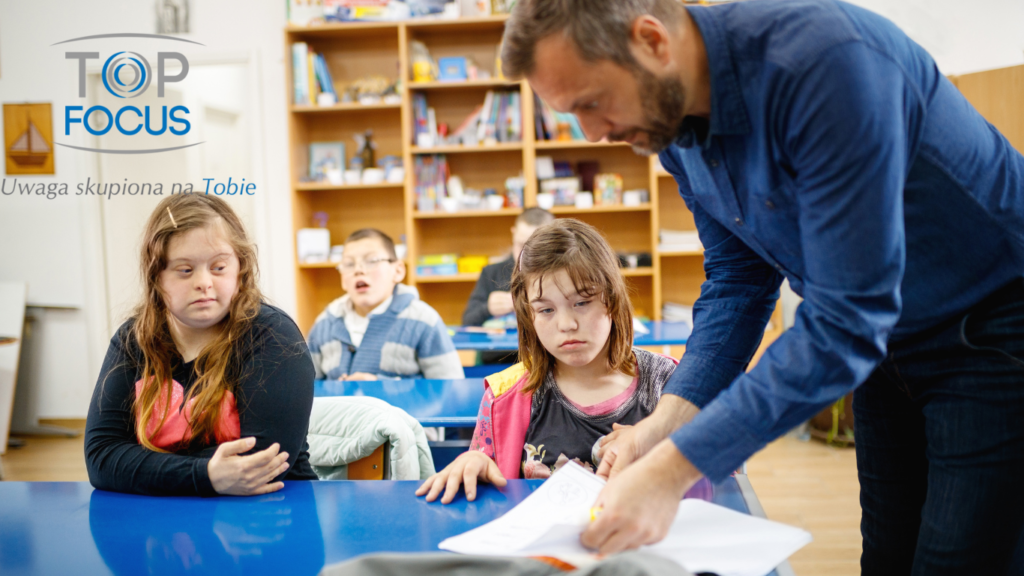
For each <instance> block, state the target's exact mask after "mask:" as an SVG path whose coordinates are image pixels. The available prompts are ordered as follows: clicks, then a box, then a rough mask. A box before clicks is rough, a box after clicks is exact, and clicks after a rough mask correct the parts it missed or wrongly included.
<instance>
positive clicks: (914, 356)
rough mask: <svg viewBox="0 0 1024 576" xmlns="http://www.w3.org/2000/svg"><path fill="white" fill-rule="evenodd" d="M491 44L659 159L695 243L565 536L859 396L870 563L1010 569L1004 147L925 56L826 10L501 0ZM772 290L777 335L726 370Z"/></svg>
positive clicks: (1021, 219) (612, 519)
mask: <svg viewBox="0 0 1024 576" xmlns="http://www.w3.org/2000/svg"><path fill="white" fill-rule="evenodd" d="M502 58H503V69H504V71H505V73H506V74H508V75H509V76H511V77H520V76H525V77H526V78H527V79H528V80H529V81H530V84H531V85H532V87H533V88H534V90H535V92H536V93H537V94H538V95H539V96H540V97H541V98H543V99H544V100H545V101H546V102H547V103H548V104H550V105H551V106H553V107H554V108H555V109H556V110H560V111H566V112H573V113H575V114H576V115H577V117H578V118H579V120H580V124H581V126H582V127H583V130H584V132H585V133H586V135H587V137H588V138H589V139H591V140H598V139H601V138H603V137H607V138H609V139H610V140H622V141H627V142H630V143H631V144H633V146H634V149H636V150H638V151H639V152H641V153H652V152H660V158H661V161H662V164H663V165H664V167H665V169H666V170H668V171H669V172H671V173H672V175H673V176H674V177H675V179H676V181H677V182H678V184H679V191H680V194H681V195H682V197H683V199H684V200H685V202H686V204H687V206H688V207H689V208H690V210H691V211H692V212H693V215H694V220H695V222H696V226H697V230H698V232H699V234H700V238H701V241H702V243H703V244H704V246H705V254H704V260H705V264H704V266H705V272H706V274H707V281H706V282H705V283H704V285H703V286H702V288H701V295H700V298H699V299H698V300H697V302H696V305H695V307H694V330H693V335H692V336H691V339H690V341H689V342H688V343H687V348H686V353H685V355H684V356H683V358H682V360H681V362H680V364H679V367H678V369H677V370H676V372H675V374H674V375H673V377H672V380H671V381H670V382H669V384H668V385H666V387H665V390H664V392H665V395H664V396H663V398H662V401H661V403H660V404H659V407H658V410H657V411H656V412H655V413H654V414H653V415H652V416H651V417H650V418H648V419H647V420H645V421H643V422H641V423H640V424H638V425H637V426H636V427H633V428H631V429H628V430H625V431H621V432H618V433H615V434H614V435H613V436H611V437H610V439H609V440H608V441H607V442H606V443H605V445H604V448H605V450H604V455H605V462H604V463H602V470H601V472H603V473H609V472H610V473H611V475H612V478H611V480H610V481H609V483H608V485H607V487H606V488H605V490H604V492H603V493H602V495H601V498H600V499H599V502H598V504H601V505H603V508H604V512H603V514H602V515H601V517H600V518H599V519H598V520H597V521H596V522H594V523H593V524H592V525H591V526H590V528H589V529H588V530H587V531H586V532H585V533H584V535H583V541H584V543H586V544H588V545H590V546H593V547H598V548H600V549H601V550H602V551H603V552H615V551H618V550H621V549H624V548H631V547H636V546H639V545H641V544H644V543H648V542H652V541H656V540H659V539H661V538H662V537H663V536H664V534H665V532H666V530H667V528H668V526H669V524H670V523H671V520H672V518H673V517H674V510H675V508H674V505H673V504H672V503H673V502H674V501H676V500H678V498H679V497H680V496H681V495H682V494H683V493H684V492H685V491H686V489H687V488H689V487H690V486H692V484H693V483H694V482H695V481H696V480H697V479H698V478H699V477H700V475H701V474H704V475H707V476H708V477H709V478H711V479H712V480H716V481H717V480H721V479H723V478H725V477H726V476H728V475H729V474H730V472H731V471H732V470H735V469H736V468H737V467H739V466H740V465H741V464H742V463H743V461H744V460H746V459H747V458H749V457H750V456H751V455H752V454H754V453H755V452H756V451H757V450H759V449H761V448H762V447H764V446H765V444H766V443H767V442H769V441H771V440H773V439H775V438H777V437H778V436H780V435H782V434H783V433H785V432H786V431H787V430H788V429H790V428H792V427H793V426H796V425H797V424H799V423H801V422H804V421H805V420H807V419H808V418H810V417H811V416H813V415H814V414H816V413H817V412H819V411H820V410H822V409H823V408H824V407H826V406H828V405H829V404H831V403H833V402H834V401H836V400H837V399H838V398H841V397H842V396H843V395H845V394H846V393H848V392H850V391H851V390H854V389H855V388H857V389H858V390H857V393H856V395H855V397H856V398H855V402H854V404H855V415H856V418H857V424H856V427H855V428H856V432H855V433H856V446H857V461H858V471H859V476H860V482H861V504H862V507H863V521H862V534H863V538H864V544H863V546H864V548H863V557H862V568H863V570H864V573H869V574H881V573H893V574H907V573H914V574H947V573H948V574H953V573H968V572H969V573H979V574H980V573H985V574H1003V573H1006V572H1007V571H1008V570H1024V561H1022V562H1018V559H1019V560H1024V490H1021V489H1020V488H1019V486H1018V485H1017V484H1018V483H1019V482H1020V479H1021V477H1022V473H1024V368H1022V367H1024V362H1022V360H1021V358H1024V281H1022V276H1024V158H1022V157H1021V155H1020V154H1019V153H1018V152H1017V151H1015V150H1014V149H1013V148H1012V147H1011V146H1010V144H1009V143H1008V142H1007V141H1006V139H1005V138H1004V137H1003V136H1002V135H1001V134H999V132H998V131H997V130H996V129H995V128H993V127H992V126H991V125H989V124H988V123H987V122H986V121H985V120H984V119H983V118H982V117H981V116H980V115H979V114H978V113H977V112H976V111H975V110H974V108H972V107H971V105H970V104H969V103H968V102H967V101H966V100H965V99H964V98H963V97H962V96H961V95H960V93H959V92H958V91H957V90H956V88H955V87H954V86H953V85H952V84H951V83H950V82H949V81H947V80H946V79H945V78H944V77H943V76H942V75H941V74H940V73H939V71H938V69H937V68H936V66H935V63H934V62H933V61H932V59H931V57H930V56H929V55H928V54H927V53H926V52H925V51H924V50H923V49H922V48H921V47H920V46H918V45H917V44H915V43H914V42H912V41H911V40H910V39H909V38H907V37H906V35H904V34H903V33H902V32H901V31H900V30H899V29H898V28H896V27H895V26H894V25H893V24H892V23H890V22H888V21H887V20H885V19H883V18H881V17H879V16H877V15H874V14H872V13H870V12H867V11H865V10H862V9H859V8H856V7H853V6H850V5H848V4H844V3H840V2H835V1H829V0H819V1H814V0H793V1H773V2H767V1H764V2H746V3H737V4H729V5H723V6H717V7H712V8H703V7H694V8H686V9H684V8H683V7H682V6H681V4H680V3H679V2H677V1H675V0H520V2H519V4H517V6H516V7H515V9H514V11H513V14H512V17H511V19H510V21H509V23H508V24H507V26H506V31H505V39H504V48H503V53H502ZM783 278H787V279H788V280H789V282H790V284H791V286H792V287H793V289H794V291H796V292H797V293H798V294H800V295H802V296H803V298H804V301H803V303H802V304H801V305H800V307H799V308H798V310H797V313H796V321H795V324H794V326H793V327H792V328H791V329H790V330H788V331H787V332H785V333H784V334H783V335H782V336H781V337H780V338H779V339H778V340H777V341H776V342H775V343H773V344H772V345H771V346H770V347H769V348H768V350H767V352H766V353H765V354H764V356H763V357H762V358H761V360H760V362H758V364H757V365H756V367H754V368H753V369H752V370H751V371H750V372H749V373H744V369H745V367H746V366H747V364H748V363H749V361H750V359H751V357H752V355H753V353H754V351H755V350H756V349H757V346H758V344H759V342H760V339H761V337H762V335H763V331H764V327H765V323H766V322H767V320H768V318H769V316H770V314H771V312H772V309H773V307H774V303H775V301H776V299H777V297H778V289H779V286H780V284H781V282H782V280H783ZM858 387H859V388H858ZM684 424H685V425H684ZM627 465H628V467H627ZM1018 549H1019V550H1018ZM1015 550H1016V552H1015ZM1014 554H1018V556H1017V557H1016V558H1014ZM1011 566H1014V567H1015V568H1010V567H1011ZM1014 573H1017V572H1014Z"/></svg>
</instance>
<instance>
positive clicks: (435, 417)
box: [313, 378, 484, 428]
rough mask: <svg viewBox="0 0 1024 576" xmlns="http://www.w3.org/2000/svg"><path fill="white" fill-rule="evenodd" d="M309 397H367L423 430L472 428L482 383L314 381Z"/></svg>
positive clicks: (477, 409) (479, 380) (465, 381)
mask: <svg viewBox="0 0 1024 576" xmlns="http://www.w3.org/2000/svg"><path fill="white" fill-rule="evenodd" d="M313 396H315V397H317V398H323V397H327V396H370V397H372V398H380V399H381V400H384V401H385V402H387V403H388V404H391V405H392V406H397V407H399V408H401V409H402V410H405V411H406V412H408V413H409V415H410V416H412V417H413V418H415V419H416V420H418V421H419V423H420V424H422V425H423V426H446V427H450V428H473V427H475V426H476V416H477V413H478V411H479V410H480V399H481V398H483V396H484V381H483V378H467V379H465V380H368V381H359V380H317V381H316V382H314V383H313Z"/></svg>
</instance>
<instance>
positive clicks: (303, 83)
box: [292, 42, 309, 105]
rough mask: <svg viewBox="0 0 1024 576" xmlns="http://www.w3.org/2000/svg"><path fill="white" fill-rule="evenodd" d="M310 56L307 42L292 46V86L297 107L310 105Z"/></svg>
mask: <svg viewBox="0 0 1024 576" xmlns="http://www.w3.org/2000/svg"><path fill="white" fill-rule="evenodd" d="M308 54H309V47H308V46H307V45H306V43H305V42H296V43H294V44H292V86H293V95H294V100H295V104H296V105H303V104H309V80H308V79H307V77H306V75H307V74H308V67H307V65H306V60H307V58H308Z"/></svg>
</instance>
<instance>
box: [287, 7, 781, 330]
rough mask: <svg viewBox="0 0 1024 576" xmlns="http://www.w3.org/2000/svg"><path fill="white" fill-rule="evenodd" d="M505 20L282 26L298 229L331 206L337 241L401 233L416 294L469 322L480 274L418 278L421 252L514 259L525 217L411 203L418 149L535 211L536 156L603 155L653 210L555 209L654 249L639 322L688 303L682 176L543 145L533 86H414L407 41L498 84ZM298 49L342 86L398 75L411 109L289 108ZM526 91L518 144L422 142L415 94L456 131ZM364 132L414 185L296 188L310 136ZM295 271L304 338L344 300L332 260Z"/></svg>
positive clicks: (690, 264)
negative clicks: (663, 248)
mask: <svg viewBox="0 0 1024 576" xmlns="http://www.w3.org/2000/svg"><path fill="white" fill-rule="evenodd" d="M505 19H506V17H505V16H492V17H483V18H463V19H459V20H445V21H437V20H410V21H405V22H381V23H377V22H374V23H345V24H328V25H323V26H317V27H309V28H306V27H296V26H289V27H288V28H286V30H285V45H286V50H285V54H286V55H287V57H286V61H287V68H288V74H287V83H286V86H285V89H286V90H287V96H288V102H289V109H288V127H289V148H290V156H291V158H290V161H291V176H292V184H291V195H292V214H293V217H292V221H293V230H298V229H299V228H304V227H308V226H310V225H312V215H313V213H314V212H317V211H323V212H326V213H327V214H328V216H329V220H328V228H329V229H330V231H331V242H332V244H340V243H341V242H343V241H344V239H345V238H346V237H347V236H348V235H349V234H350V233H351V232H353V231H355V230H356V229H358V228H364V227H375V228H380V229H381V230H383V231H384V232H386V233H388V234H389V235H391V236H392V237H393V238H394V239H395V241H396V242H399V241H400V239H402V238H404V240H405V244H406V246H407V250H408V255H407V261H406V266H407V269H408V274H407V278H406V283H408V284H410V285H413V286H415V287H416V288H417V289H418V290H419V293H420V297H421V298H422V299H423V300H424V301H426V302H427V303H429V304H430V305H431V306H433V307H434V308H435V309H436V310H437V311H438V312H439V313H440V314H441V317H442V318H444V321H445V322H446V323H448V324H459V323H460V322H461V318H462V312H463V310H464V308H465V305H466V302H467V301H468V299H469V295H470V292H471V291H472V290H473V286H474V285H475V282H476V279H477V274H456V275H453V276H441V277H438V276H433V277H417V276H416V267H415V262H416V259H417V257H418V256H420V255H422V254H436V253H447V252H454V253H459V254H460V255H467V254H482V255H487V256H494V255H499V254H502V253H505V252H507V251H508V250H509V249H510V247H511V233H510V232H509V229H510V228H511V227H512V225H513V223H514V221H515V217H516V215H517V214H518V213H519V212H520V210H519V209H514V208H511V209H510V208H506V209H502V210H496V211H489V210H475V211H467V212H456V213H445V212H441V211H435V212H423V213H421V212H418V211H417V209H416V202H415V197H414V183H413V178H414V174H413V170H412V166H413V158H414V157H415V156H416V155H419V154H442V153H443V154H446V156H447V159H448V163H449V166H450V167H451V173H452V174H457V175H459V176H460V177H461V178H462V181H463V183H464V184H465V185H466V186H467V187H473V188H478V189H484V188H495V189H496V190H498V191H504V181H505V179H506V178H507V177H509V176H516V175H518V174H519V173H522V174H523V175H524V176H525V179H526V188H525V191H524V203H525V205H526V206H535V205H536V196H537V178H536V174H535V159H536V157H537V156H538V155H541V156H551V157H552V158H553V159H554V160H555V161H571V162H574V163H575V162H578V161H581V160H596V161H598V162H599V163H600V169H601V172H617V173H619V174H621V175H622V177H623V184H624V189H626V190H630V189H636V188H646V189H648V190H649V191H650V199H651V200H650V202H649V203H648V204H645V205H642V206H632V207H627V206H621V205H619V206H596V207H594V208H591V209H577V208H574V207H562V206H556V207H555V208H554V209H553V210H552V212H553V213H555V214H556V215H557V216H559V217H563V216H564V217H572V218H578V219H580V220H582V221H584V222H587V223H589V224H591V225H593V226H596V227H597V228H598V229H600V230H601V231H602V233H604V235H605V237H606V238H607V239H608V241H609V243H610V244H611V245H612V247H613V248H614V249H615V250H617V251H620V252H649V253H651V254H652V259H653V264H652V266H650V267H641V268H637V269H624V270H623V275H624V276H625V278H626V281H627V283H628V285H629V287H630V289H631V292H632V296H633V304H634V307H635V308H636V309H637V311H638V313H639V314H642V315H646V316H649V317H651V318H654V319H660V317H661V305H662V302H664V301H672V302H677V303H680V304H688V305H692V304H693V302H694V301H695V300H696V299H697V296H698V295H699V294H700V285H701V283H702V282H703V281H704V271H703V257H702V254H701V253H700V252H690V253H658V250H657V247H658V230H659V227H660V226H661V225H662V223H664V224H665V227H667V228H672V229H693V217H692V215H691V214H690V213H689V211H688V210H687V209H686V206H685V204H684V203H683V201H682V199H681V198H680V197H679V194H678V191H677V189H676V186H675V183H674V181H673V180H672V177H671V176H669V175H668V174H667V173H665V172H661V171H658V170H656V168H655V166H656V165H657V162H656V161H655V159H653V158H652V159H648V158H644V157H641V156H637V155H636V154H634V153H633V151H632V150H631V149H630V147H629V146H628V145H625V144H621V143H591V142H578V141H572V142H549V141H537V140H536V139H535V133H534V110H533V93H532V92H531V90H530V86H529V85H528V83H527V82H525V81H523V82H509V81H507V80H482V81H468V82H412V81H411V78H412V76H411V73H410V66H409V49H408V46H409V42H410V41H411V40H418V41H420V42H423V43H424V44H426V45H427V47H428V48H429V49H430V52H431V55H432V56H433V57H434V58H439V57H444V56H472V57H473V60H474V61H475V62H476V64H477V65H478V66H479V67H480V68H481V69H485V70H488V71H489V72H491V73H492V76H493V75H494V63H495V58H496V56H497V48H498V44H499V43H500V41H501V35H502V32H503V31H504V25H505ZM299 41H302V42H306V43H307V44H309V46H310V47H311V49H312V50H314V51H315V52H317V53H320V54H323V55H324V57H325V59H326V61H327V65H328V67H329V68H330V72H331V74H332V76H333V77H334V80H335V83H336V85H338V86H344V85H347V84H348V83H350V82H351V81H353V80H355V79H357V78H360V77H363V76H367V75H372V74H373V75H382V76H386V77H389V78H401V79H402V90H401V97H402V101H401V104H396V105H387V104H380V105H373V106H361V105H358V104H339V105H336V106H332V107H317V106H295V105H292V104H290V103H291V102H292V100H293V98H292V70H291V45H292V43H293V42H299ZM517 89H518V90H519V92H520V95H521V102H522V122H523V141H522V142H521V143H505V144H498V145H494V146H480V147H463V146H436V147H432V148H427V149H419V148H417V147H416V146H414V145H413V131H412V121H413V115H412V108H411V102H412V94H413V93H416V92H420V93H424V94H425V95H426V96H427V100H428V103H429V105H430V106H431V107H432V108H434V109H435V111H436V114H437V121H438V123H441V122H447V123H448V124H449V125H451V126H456V125H458V124H459V123H460V122H461V121H462V119H464V118H465V117H466V116H468V115H469V114H470V113H471V112H472V111H473V108H474V107H475V106H476V105H478V104H480V103H482V102H483V101H484V96H485V94H486V93H487V91H488V90H517ZM366 129H373V133H374V139H375V141H376V142H377V157H378V158H379V157H381V156H384V155H388V154H393V155H396V156H400V157H401V158H402V159H403V161H404V165H405V169H406V180H405V183H404V185H403V184H394V185H392V184H388V185H373V186H333V185H330V184H321V183H316V184H308V183H300V180H299V177H300V176H301V175H304V174H306V171H307V169H306V167H307V166H308V160H309V158H308V147H309V143H310V142H314V141H339V140H342V141H345V142H346V148H347V149H348V150H353V149H354V148H352V146H353V144H354V141H353V140H352V136H353V134H355V133H357V132H362V131H364V130H366ZM348 156H351V152H349V153H348ZM292 237H293V238H294V235H293V236H292ZM295 274H296V288H297V289H296V296H297V298H298V302H297V306H296V310H297V314H298V317H297V318H296V320H297V321H298V324H299V327H300V328H301V329H302V330H303V331H304V332H308V331H309V329H310V328H311V327H312V325H313V322H314V320H315V319H316V316H317V315H318V314H319V313H320V312H321V311H322V310H323V309H324V308H325V307H326V306H327V304H328V303H329V302H331V301H332V300H333V299H335V298H337V297H339V296H341V294H342V290H341V282H340V278H339V274H338V272H337V271H336V270H335V268H334V265H333V264H329V263H324V264H302V263H297V264H296V270H295ZM772 327H773V328H774V329H773V330H771V333H770V334H766V338H765V340H766V342H769V341H771V340H773V339H774V338H775V336H777V333H778V332H781V315H780V314H779V313H778V311H777V312H776V316H775V318H773V326H772Z"/></svg>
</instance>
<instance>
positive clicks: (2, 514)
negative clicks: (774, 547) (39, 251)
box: [0, 478, 759, 576]
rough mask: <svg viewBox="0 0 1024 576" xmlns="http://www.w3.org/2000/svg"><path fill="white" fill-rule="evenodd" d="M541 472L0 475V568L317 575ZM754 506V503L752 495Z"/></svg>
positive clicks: (417, 548)
mask: <svg viewBox="0 0 1024 576" xmlns="http://www.w3.org/2000/svg"><path fill="white" fill-rule="evenodd" d="M741 479H742V480H745V478H741ZM540 482H541V481H539V480H511V481H509V483H508V486H507V487H505V488H503V489H501V490H498V489H496V488H494V487H493V486H490V485H484V486H481V488H480V489H479V491H478V497H477V501H476V502H467V501H466V500H465V498H464V497H463V496H462V495H461V494H460V495H459V497H458V498H456V500H455V502H453V503H452V504H449V505H447V506H442V505H441V504H440V503H436V502H435V503H429V504H428V503H427V502H426V501H425V500H423V498H416V497H415V495H414V494H413V492H414V491H415V490H416V487H417V486H418V485H419V482H392V481H377V482H373V481H362V482H359V481H336V482H298V481H293V482H286V483H285V488H284V490H281V491H280V492H276V493H274V494H268V495H266V496H257V497H250V498H236V497H230V496H228V497H218V498H192V497H178V498H166V497H165V498H158V497H150V496H135V495H130V494H118V493H115V492H104V491H102V490H94V489H93V488H92V487H91V486H90V485H89V484H88V483H87V482H0V574H4V575H5V576H14V575H19V576H20V575H34V574H47V575H48V574H76V575H94V574H104V575H105V574H116V575H136V574H147V573H148V574H180V573H185V572H188V573H189V574H217V575H218V576H226V575H229V574H271V575H273V576H281V575H284V574H288V575H292V574H295V575H304V574H316V573H317V572H318V571H319V570H320V569H321V567H323V566H324V565H325V564H333V563H336V562H342V561H344V560H348V559H350V558H352V557H355V556H358V555H360V554H368V553H371V552H431V551H437V545H438V543H440V542H441V540H444V539H445V538H448V537H449V536H454V535H456V534H461V533H462V532H465V531H466V530H469V529H471V528H475V527H477V526H480V525H482V524H485V523H487V522H490V521H491V520H494V519H495V518H497V517H499V516H501V515H502V514H504V513H505V512H507V511H508V510H509V509H511V508H512V507H513V506H515V505H516V504H517V503H519V502H520V501H522V500H523V499H524V498H526V496H528V495H529V494H530V493H531V492H532V491H533V490H535V489H536V488H537V487H538V486H540ZM744 485H746V484H744ZM712 492H713V496H712V501H713V502H715V503H717V504H721V505H723V506H727V507H729V508H732V509H734V510H738V511H741V512H744V513H749V511H750V510H751V507H748V504H747V502H748V501H749V499H750V498H752V493H750V492H749V490H746V489H743V491H741V485H740V484H739V483H738V482H737V478H729V479H728V480H726V481H725V482H723V483H721V484H719V485H716V486H715V487H714V488H713V491H712ZM745 492H746V494H745ZM745 495H746V498H747V499H745V498H744V496H745ZM752 507H753V508H754V509H755V511H756V510H758V509H759V506H758V505H757V504H756V499H755V504H754V505H753V506H752Z"/></svg>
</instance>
